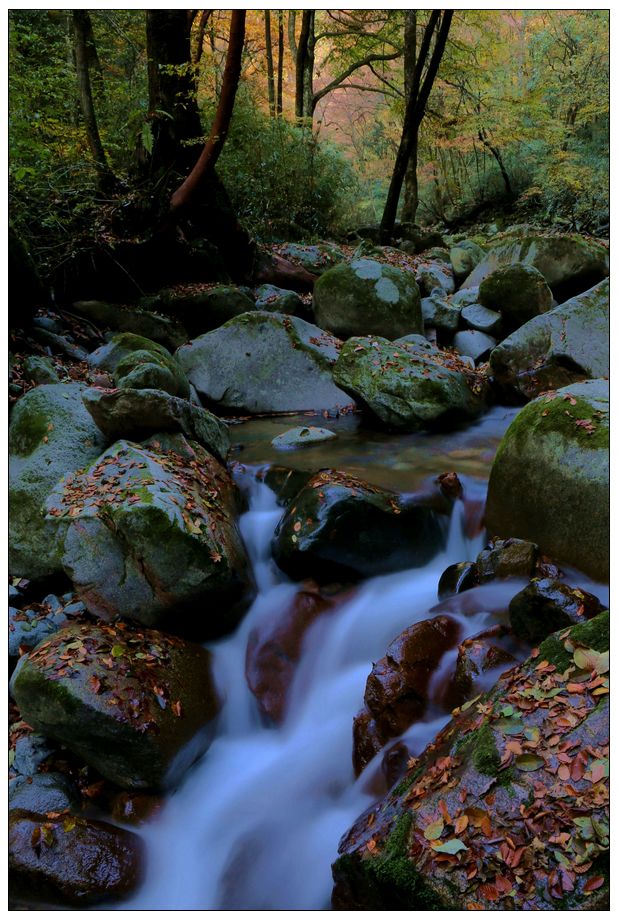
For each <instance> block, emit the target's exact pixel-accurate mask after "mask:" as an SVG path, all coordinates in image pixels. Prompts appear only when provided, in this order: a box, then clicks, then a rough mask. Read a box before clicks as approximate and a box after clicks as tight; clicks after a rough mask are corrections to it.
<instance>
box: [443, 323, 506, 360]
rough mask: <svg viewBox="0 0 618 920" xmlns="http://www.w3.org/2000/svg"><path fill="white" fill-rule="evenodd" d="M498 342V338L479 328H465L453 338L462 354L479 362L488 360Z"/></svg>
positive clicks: (454, 343) (455, 345)
mask: <svg viewBox="0 0 618 920" xmlns="http://www.w3.org/2000/svg"><path fill="white" fill-rule="evenodd" d="M496 344H497V342H496V339H494V338H493V337H492V336H490V335H486V334H485V333H484V332H479V331H478V330H477V329H464V330H463V331H462V332H458V333H457V335H456V336H455V338H454V339H453V345H454V347H455V348H456V349H457V351H458V352H459V354H460V355H467V356H468V357H469V358H472V360H473V361H477V362H478V361H484V360H487V358H489V355H490V352H491V350H492V348H493V347H494V346H495V345H496Z"/></svg>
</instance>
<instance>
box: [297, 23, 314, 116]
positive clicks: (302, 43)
mask: <svg viewBox="0 0 618 920" xmlns="http://www.w3.org/2000/svg"><path fill="white" fill-rule="evenodd" d="M311 20H312V11H311V10H303V19H302V25H301V28H300V36H299V39H298V48H297V51H296V117H297V118H298V120H299V121H300V120H301V119H302V118H303V117H304V116H305V115H307V114H310V113H307V112H305V68H306V66H307V63H306V62H307V46H308V44H309V33H310V31H311Z"/></svg>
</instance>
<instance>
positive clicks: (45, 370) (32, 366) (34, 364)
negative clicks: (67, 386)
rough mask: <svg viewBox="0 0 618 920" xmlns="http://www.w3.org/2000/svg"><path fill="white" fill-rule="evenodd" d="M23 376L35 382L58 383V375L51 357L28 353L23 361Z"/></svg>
mask: <svg viewBox="0 0 618 920" xmlns="http://www.w3.org/2000/svg"><path fill="white" fill-rule="evenodd" d="M23 372H24V378H25V379H26V380H33V381H34V382H35V383H38V384H41V383H60V377H59V376H58V374H57V372H56V368H55V367H54V362H53V361H52V359H51V358H43V357H40V356H39V355H28V357H27V358H26V359H25V360H24V363H23Z"/></svg>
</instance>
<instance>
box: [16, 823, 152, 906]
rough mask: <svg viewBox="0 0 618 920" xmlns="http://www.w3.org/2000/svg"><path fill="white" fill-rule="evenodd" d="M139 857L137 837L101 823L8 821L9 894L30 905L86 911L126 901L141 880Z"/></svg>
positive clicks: (141, 852)
mask: <svg viewBox="0 0 618 920" xmlns="http://www.w3.org/2000/svg"><path fill="white" fill-rule="evenodd" d="M54 814H56V813H54ZM142 857H143V845H142V841H141V840H140V838H139V837H138V836H137V835H136V834H133V833H131V832H130V831H127V830H124V829H122V828H120V827H113V826H112V825H111V824H105V823H103V822H102V821H91V820H90V819H85V818H76V817H73V816H70V815H68V814H64V815H59V816H56V817H50V816H48V815H37V814H34V813H33V812H29V811H23V810H16V811H14V812H12V814H11V817H10V822H9V880H10V888H11V895H12V897H13V898H15V899H17V900H20V899H24V900H25V901H26V903H28V904H31V903H32V902H35V903H37V902H38V903H40V904H41V905H44V906H45V907H47V905H50V904H51V905H57V906H62V907H64V906H66V905H71V906H75V907H79V906H84V907H86V906H89V905H91V904H97V903H99V902H100V901H108V900H110V901H111V900H117V899H120V898H124V897H127V896H128V895H129V894H131V893H132V892H133V891H134V890H135V889H136V887H137V886H138V884H139V882H140V881H141V876H142Z"/></svg>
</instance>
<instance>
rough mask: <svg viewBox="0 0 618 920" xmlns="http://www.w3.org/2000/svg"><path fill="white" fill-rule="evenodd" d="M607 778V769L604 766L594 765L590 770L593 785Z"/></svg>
mask: <svg viewBox="0 0 618 920" xmlns="http://www.w3.org/2000/svg"><path fill="white" fill-rule="evenodd" d="M604 776H605V767H604V766H603V764H598V763H597V764H594V766H592V767H591V769H590V777H591V780H592V782H593V783H598V782H599V781H600V780H602V779H603V777H604Z"/></svg>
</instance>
